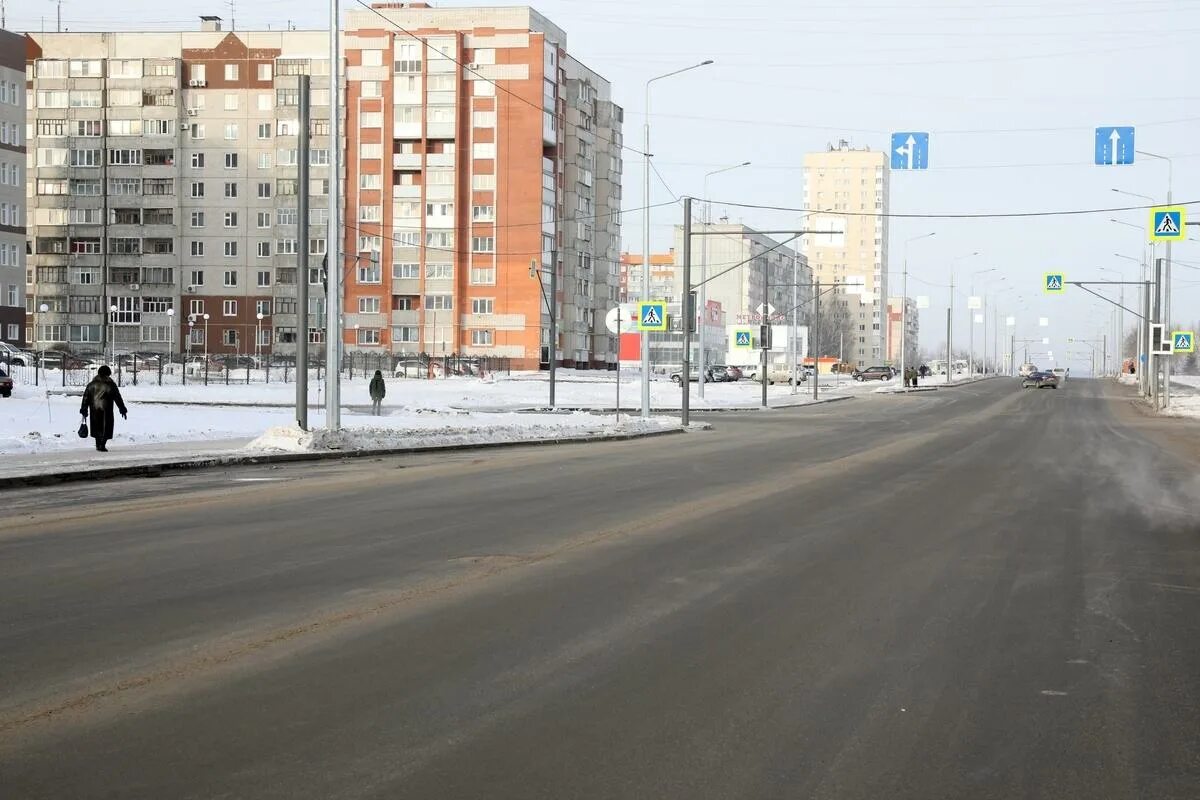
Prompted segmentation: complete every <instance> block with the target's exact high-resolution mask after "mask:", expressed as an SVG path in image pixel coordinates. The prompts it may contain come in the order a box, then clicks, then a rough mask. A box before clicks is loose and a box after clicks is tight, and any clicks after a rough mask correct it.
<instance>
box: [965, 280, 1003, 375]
mask: <svg viewBox="0 0 1200 800" xmlns="http://www.w3.org/2000/svg"><path fill="white" fill-rule="evenodd" d="M995 271H996V268H995V267H988V268H987V269H977V270H975V271H974V272H972V273H971V285H970V292H969V293H968V294H967V342H968V344H967V375H969V376H970V377H972V378H973V377H975V309H973V308H971V300H972V298H974V297H975V277H976V276H978V275H986V274H988V273H989V272H995ZM984 313H985V314H986V313H987V312H986V311H985V312H984ZM984 349H985V350H986V349H987V345H986V342H985V343H984Z"/></svg>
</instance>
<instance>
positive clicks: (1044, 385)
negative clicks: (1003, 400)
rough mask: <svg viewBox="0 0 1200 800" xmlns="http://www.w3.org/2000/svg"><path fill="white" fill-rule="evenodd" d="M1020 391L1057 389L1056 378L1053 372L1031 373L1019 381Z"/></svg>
mask: <svg viewBox="0 0 1200 800" xmlns="http://www.w3.org/2000/svg"><path fill="white" fill-rule="evenodd" d="M1021 388H1022V389H1057V388H1058V376H1057V375H1055V374H1054V373H1053V372H1033V373H1030V374H1029V375H1026V376H1025V377H1024V378H1022V379H1021Z"/></svg>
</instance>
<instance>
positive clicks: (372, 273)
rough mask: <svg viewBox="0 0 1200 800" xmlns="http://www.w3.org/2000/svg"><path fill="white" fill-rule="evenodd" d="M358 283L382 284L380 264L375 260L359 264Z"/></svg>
mask: <svg viewBox="0 0 1200 800" xmlns="http://www.w3.org/2000/svg"><path fill="white" fill-rule="evenodd" d="M358 282H359V283H382V282H383V274H382V270H381V269H380V267H379V262H378V261H375V260H371V261H366V262H363V261H360V262H359V263H358Z"/></svg>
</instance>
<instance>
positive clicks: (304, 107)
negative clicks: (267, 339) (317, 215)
mask: <svg viewBox="0 0 1200 800" xmlns="http://www.w3.org/2000/svg"><path fill="white" fill-rule="evenodd" d="M310 80H311V79H310V78H309V76H308V75H301V76H300V82H299V87H300V130H299V131H298V132H297V133H299V137H300V138H299V141H298V142H297V144H298V149H299V152H298V153H297V154H296V158H297V164H296V178H297V182H298V183H299V184H300V185H299V187H297V206H298V208H297V209H296V215H297V219H296V235H297V237H298V238H299V239H300V242H299V245H298V246H297V247H296V424H297V425H299V426H300V430H302V431H306V430H308V208H309V183H308V162H309V151H310V142H309V126H310V119H311V116H312V111H311V108H310V106H309V99H310V93H309V89H310V88H311V87H310V85H309V81H310ZM339 244H340V243H339V242H338V241H337V240H336V239H334V238H332V237H327V238H326V247H325V257H326V259H328V258H329V252H330V250H331V249H332V251H333V252H334V253H336V252H337V251H338V247H339ZM326 271H327V272H328V269H327V270H326Z"/></svg>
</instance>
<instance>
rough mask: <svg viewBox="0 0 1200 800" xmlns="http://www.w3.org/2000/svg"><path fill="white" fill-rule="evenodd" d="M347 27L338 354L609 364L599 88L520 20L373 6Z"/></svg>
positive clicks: (614, 181)
mask: <svg viewBox="0 0 1200 800" xmlns="http://www.w3.org/2000/svg"><path fill="white" fill-rule="evenodd" d="M346 27H347V33H346V36H345V39H344V46H345V48H346V59H347V82H346V101H347V102H346V107H347V114H348V120H349V124H348V126H347V151H346V152H347V154H348V158H347V167H346V185H347V189H348V191H347V202H346V208H347V214H346V220H347V223H346V238H345V249H346V251H347V259H348V263H347V265H346V269H345V274H346V275H347V281H346V290H345V297H346V316H345V318H346V333H345V347H346V349H347V350H350V351H365V352H371V351H375V352H390V353H419V352H423V353H429V354H432V355H442V354H448V353H466V354H471V355H494V356H505V357H509V358H511V359H513V364H514V366H515V367H518V368H524V369H536V368H537V367H538V366H539V365H546V364H548V363H549V359H550V358H551V353H552V352H553V354H554V356H553V357H554V358H555V359H556V360H557V361H558V362H559V363H561V364H563V365H565V366H568V367H576V368H606V367H609V366H615V364H616V360H617V342H616V339H615V337H613V336H611V335H610V334H609V333H608V331H607V329H606V327H605V324H604V314H605V311H606V310H607V309H608V308H611V307H612V306H613V305H614V304H615V303H616V299H617V287H618V258H619V214H618V212H619V210H620V200H621V194H620V184H621V168H622V162H621V124H622V112H621V109H620V108H619V107H618V106H616V105H614V104H613V103H612V100H611V95H610V87H609V84H608V81H606V80H605V79H604V78H603V77H601V76H600V75H598V74H597V73H595V72H594V71H592V70H590V69H588V68H587V67H586V66H584V65H583V64H580V63H579V62H578V61H577V60H575V59H574V58H573V57H571V55H570V54H569V52H568V49H567V36H566V33H565V32H564V31H563V30H562V29H560V28H558V27H557V26H556V25H554V24H553V23H552V22H550V21H549V20H547V19H546V18H545V17H543V16H541V15H540V14H538V13H537V12H536V11H534V10H533V9H530V8H527V7H508V8H445V9H440V8H431V7H429V6H428V5H427V4H424V3H376V4H374V5H373V6H372V7H371V9H370V10H366V9H361V8H360V9H354V10H352V11H350V12H349V13H348V15H347V24H346ZM551 270H556V271H557V292H556V295H555V296H554V297H553V298H552V299H550V297H549V295H550V284H551V275H550V272H551ZM548 300H549V303H550V304H552V305H553V307H554V308H555V313H556V315H557V319H558V336H557V341H555V342H554V343H551V342H550V337H549V333H550V317H549V309H548V302H547V301H548Z"/></svg>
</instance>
